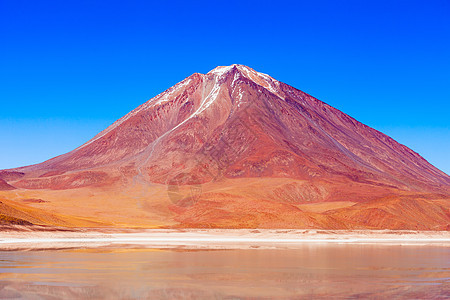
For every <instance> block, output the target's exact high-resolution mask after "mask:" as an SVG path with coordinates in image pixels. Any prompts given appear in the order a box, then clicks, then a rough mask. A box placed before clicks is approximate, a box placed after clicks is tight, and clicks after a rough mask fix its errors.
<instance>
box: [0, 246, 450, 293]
mask: <svg viewBox="0 0 450 300" xmlns="http://www.w3.org/2000/svg"><path fill="white" fill-rule="evenodd" d="M330 297H333V298H346V299H348V298H363V299H365V298H369V299H370V298H373V299H403V298H404V299H447V298H450V247H446V246H430V245H427V246H412V245H408V246H399V245H397V246H395V245H349V244H345V245H339V244H311V245H302V246H300V247H297V248H296V249H240V250H239V249H234V250H217V249H215V250H187V249H131V248H122V249H70V250H67V249H66V250H41V251H39V250H32V251H0V298H2V299H4V298H9V299H21V298H22V299H72V298H75V299H260V298H263V299H264V298H267V299H304V298H306V299H318V298H319V299H320V298H323V299H328V298H330Z"/></svg>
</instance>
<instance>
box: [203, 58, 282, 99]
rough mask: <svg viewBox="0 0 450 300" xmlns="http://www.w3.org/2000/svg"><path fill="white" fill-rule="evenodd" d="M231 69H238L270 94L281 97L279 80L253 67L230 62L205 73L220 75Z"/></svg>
mask: <svg viewBox="0 0 450 300" xmlns="http://www.w3.org/2000/svg"><path fill="white" fill-rule="evenodd" d="M232 70H236V71H238V72H239V73H240V74H241V75H242V76H244V77H246V78H247V79H249V80H251V81H253V82H255V83H256V84H258V85H260V86H262V87H263V88H265V89H266V90H268V91H270V92H271V93H272V94H275V95H277V96H278V97H280V98H283V95H282V93H281V92H280V89H279V86H280V82H279V81H278V80H276V79H274V78H273V77H271V76H269V75H267V74H265V73H261V72H258V71H255V70H254V69H252V68H250V67H248V66H245V65H239V64H232V65H230V66H217V67H216V68H214V69H212V70H211V71H209V72H208V73H207V75H208V74H213V75H215V76H217V77H221V76H223V75H225V74H228V73H230V72H231V71H232Z"/></svg>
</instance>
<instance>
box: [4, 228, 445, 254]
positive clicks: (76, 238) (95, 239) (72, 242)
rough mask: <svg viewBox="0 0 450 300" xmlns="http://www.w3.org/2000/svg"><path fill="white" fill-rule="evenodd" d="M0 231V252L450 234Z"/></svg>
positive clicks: (270, 244)
mask: <svg viewBox="0 0 450 300" xmlns="http://www.w3.org/2000/svg"><path fill="white" fill-rule="evenodd" d="M18 229H19V230H17V228H16V229H13V230H7V231H0V250H26V249H64V248H80V249H82V248H105V247H106V248H186V249H248V248H271V249H273V248H296V247H303V246H305V245H311V244H371V245H435V246H445V247H450V232H449V231H412V230H321V229H115V228H96V229H78V228H77V229H74V230H70V229H69V230H55V229H51V230H38V231H29V230H20V228H18Z"/></svg>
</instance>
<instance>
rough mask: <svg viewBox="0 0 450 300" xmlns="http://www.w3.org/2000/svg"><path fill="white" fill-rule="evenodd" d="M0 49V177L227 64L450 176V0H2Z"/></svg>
mask: <svg viewBox="0 0 450 300" xmlns="http://www.w3.org/2000/svg"><path fill="white" fill-rule="evenodd" d="M242 2H244V3H242ZM0 41H1V47H0V101H1V102H0V104H1V106H0V169H1V168H9V167H17V166H22V165H26V164H32V163H38V162H41V161H43V160H46V159H48V158H51V157H53V156H56V155H59V154H62V153H65V152H67V151H70V150H72V149H74V148H75V147H77V146H79V145H80V144H82V143H84V142H85V141H87V140H88V139H90V138H91V137H93V136H94V135H95V134H96V133H98V132H99V131H101V130H102V129H104V128H105V127H107V126H108V125H109V124H111V123H112V122H114V121H115V120H116V119H118V118H120V117H121V116H123V115H125V114H126V113H128V112H129V111H130V110H132V109H133V108H135V107H136V106H138V105H139V104H142V103H143V102H145V101H146V100H148V99H150V98H152V97H153V96H155V95H157V94H158V93H160V92H162V91H164V90H165V89H167V88H169V87H170V86H172V85H174V84H175V83H177V82H179V81H181V80H182V79H183V78H185V77H187V76H189V75H191V74H192V73H194V72H200V73H206V72H208V71H209V70H211V69H213V68H214V67H215V66H217V65H230V64H233V63H238V64H245V65H248V66H250V67H252V68H254V69H256V70H258V71H261V72H264V73H268V74H270V75H271V76H273V77H275V78H276V79H278V80H281V81H284V82H286V83H288V84H290V85H293V86H295V87H297V88H299V89H301V90H303V91H305V92H307V93H309V94H311V95H313V96H315V97H317V98H319V99H320V100H323V101H325V102H327V103H329V104H330V105H332V106H334V107H336V108H338V109H340V110H342V111H344V112H345V113H347V114H349V115H351V116H352V117H354V118H356V119H357V120H359V121H361V122H363V123H365V124H367V125H369V126H371V127H374V128H376V129H378V130H380V131H382V132H384V133H386V134H388V135H390V136H392V137H393V138H395V139H396V140H397V141H399V142H401V143H403V144H405V145H407V146H409V147H410V148H412V149H413V150H415V151H416V152H419V153H420V154H421V155H422V156H424V157H425V158H426V159H427V160H428V161H430V162H431V163H433V164H434V165H435V166H437V167H438V168H440V169H441V170H443V171H445V172H446V173H447V174H449V173H450V158H449V157H450V1H448V0H440V1H439V0H437V1H433V0H430V1H414V0H410V1H395V0H389V1H383V0H376V1H320V0H318V1H316V0H315V1H283V0H278V1H261V0H260V1H182V2H179V1H158V2H156V3H153V2H152V1H114V0H110V1H82V0H76V1H71V0H64V1H45V0H42V1H22V0H0Z"/></svg>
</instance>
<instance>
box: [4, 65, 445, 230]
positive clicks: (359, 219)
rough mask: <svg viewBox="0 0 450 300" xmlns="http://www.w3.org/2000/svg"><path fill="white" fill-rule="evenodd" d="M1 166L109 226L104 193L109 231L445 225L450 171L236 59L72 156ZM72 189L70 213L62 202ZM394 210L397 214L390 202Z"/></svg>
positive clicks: (16, 179)
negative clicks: (112, 226) (119, 211)
mask: <svg viewBox="0 0 450 300" xmlns="http://www.w3.org/2000/svg"><path fill="white" fill-rule="evenodd" d="M2 172H3V173H0V178H3V179H4V180H6V181H8V184H11V185H13V186H14V187H16V188H19V189H20V190H18V191H19V193H25V194H26V193H30V192H31V191H33V193H34V194H33V197H34V196H36V197H38V198H43V199H45V198H46V196H48V195H51V197H53V200H52V201H49V203H48V204H47V203H46V204H45V205H46V207H47V208H49V209H52V210H56V211H58V212H60V213H65V214H76V215H78V217H80V215H82V207H83V206H86V205H87V206H92V207H94V208H95V211H96V214H94V215H90V214H89V213H84V217H88V218H89V219H91V220H96V221H99V220H101V221H104V222H105V223H110V222H112V221H114V219H115V218H116V215H114V214H111V212H107V211H108V209H109V208H108V209H107V208H105V207H103V205H104V203H103V202H101V203H100V202H98V201H100V200H98V199H106V198H108V199H110V200H109V202H108V203H109V205H111V204H113V205H115V206H117V207H123V208H126V209H128V210H130V213H131V215H130V216H129V218H126V217H123V216H121V217H120V218H121V219H123V221H121V222H122V223H121V224H120V225H118V226H122V225H128V226H129V225H139V226H145V225H146V224H147V225H148V224H153V225H155V224H156V225H155V226H157V225H158V224H159V225H164V226H183V227H185V226H195V227H199V226H200V227H201V226H215V227H318V228H365V227H367V228H421V229H433V228H434V229H436V228H439V229H443V228H446V226H448V224H449V223H450V217H449V213H448V207H449V195H450V177H449V176H448V175H446V174H445V173H443V172H441V171H439V170H438V169H437V168H435V167H434V166H432V165H431V164H429V163H428V162H427V161H426V160H424V159H423V158H422V157H421V156H420V155H418V154H417V153H415V152H414V151H412V150H411V149H409V148H407V147H406V146H404V145H401V144H399V143H397V142H396V141H394V140H393V139H391V138H389V137H388V136H386V135H384V134H382V133H381V132H379V131H376V130H375V129H372V128H370V127H368V126H366V125H364V124H362V123H360V122H358V121H356V120H355V119H353V118H351V117H350V116H348V115H346V114H344V113H342V112H340V111H339V110H337V109H335V108H333V107H331V106H329V105H327V104H325V103H323V102H321V101H319V100H317V99H315V98H313V97H311V96H309V95H307V94H305V93H303V92H301V91H299V90H297V89H295V88H293V87H291V86H289V85H286V84H284V83H281V82H279V81H277V80H275V79H273V78H271V77H270V76H268V75H265V74H262V73H258V72H256V71H254V70H252V69H250V68H248V67H246V66H242V65H232V66H228V67H217V68H216V69H214V70H212V71H211V72H209V73H208V74H197V73H196V74H193V75H192V76H190V77H188V78H186V79H185V80H183V81H182V82H180V83H178V84H177V85H175V86H174V87H172V88H170V89H169V90H167V91H165V92H164V93H162V94H160V95H158V96H156V97H155V98H153V99H151V100H149V101H148V102H146V103H144V104H143V105H141V106H139V107H138V108H136V109H135V110H133V111H132V112H130V113H129V114H128V115H126V116H124V117H123V118H121V119H119V120H118V121H117V122H115V123H114V124H112V125H111V126H110V127H108V128H107V129H106V130H104V131H103V132H101V133H100V134H98V135H97V136H96V137H94V138H93V139H92V140H90V141H89V142H87V143H86V144H84V145H82V146H80V147H79V148H77V149H75V150H73V151H72V152H69V153H67V154H64V155H61V156H59V157H56V158H53V159H51V160H48V161H46V162H44V163H41V164H38V165H33V166H28V167H23V168H18V169H15V170H8V171H2ZM2 174H7V175H8V176H6V175H3V176H2ZM6 177H8V178H6ZM74 190H79V191H81V190H82V191H83V193H81V192H80V193H79V194H83V196H76V195H74V193H73V191H74ZM125 190H126V191H127V192H126V193H124V191H125ZM113 191H120V192H118V193H114V192H113ZM69 194H70V195H71V196H70V197H71V199H72V200H73V201H76V203H77V205H79V207H80V210H79V211H77V210H73V208H71V209H68V208H67V204H64V205H62V203H63V202H64V201H65V200H64V201H63V200H61V199H62V198H63V197H67V195H69ZM75 194H76V193H75ZM85 194H86V195H87V194H89V196H85ZM125 194H126V195H125ZM86 197H88V198H86ZM386 197H391V198H389V199H394V200H392V201H391V200H390V201H388V202H386V201H384V200H383V199H386ZM111 198H112V199H111ZM96 201H97V202H98V203H97V202H96ZM94 203H97V204H94ZM369 203H371V204H370V205H369ZM393 203H395V204H393ZM411 203H414V205H412V204H411ZM410 204H411V205H410ZM314 205H315V206H314ZM319 205H320V207H321V209H318V207H319ZM402 206H403V207H404V209H405V212H403V211H402V210H401V209H393V208H392V207H402ZM113 215H114V216H113ZM138 219H139V220H140V221H138ZM349 220H351V221H349ZM417 220H423V224H420V226H419V225H418V224H417Z"/></svg>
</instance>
